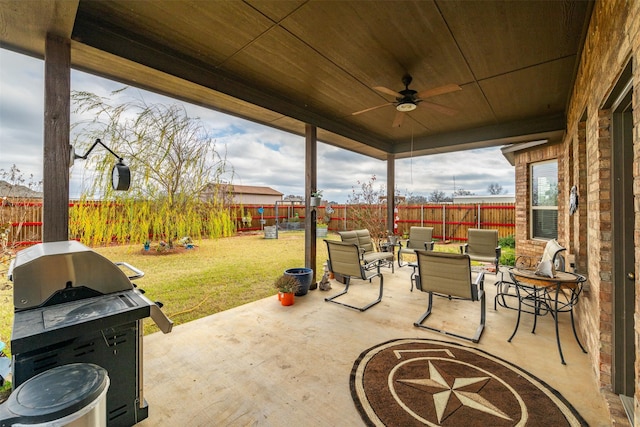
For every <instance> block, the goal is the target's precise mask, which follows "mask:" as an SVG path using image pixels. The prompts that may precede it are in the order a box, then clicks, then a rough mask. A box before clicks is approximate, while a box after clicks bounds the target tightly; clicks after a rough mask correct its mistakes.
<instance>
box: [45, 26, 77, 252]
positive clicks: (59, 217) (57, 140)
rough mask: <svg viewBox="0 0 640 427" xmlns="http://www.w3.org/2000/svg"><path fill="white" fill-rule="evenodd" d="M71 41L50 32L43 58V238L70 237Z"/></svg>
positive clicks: (52, 240)
mask: <svg viewBox="0 0 640 427" xmlns="http://www.w3.org/2000/svg"><path fill="white" fill-rule="evenodd" d="M70 94H71V42H70V40H69V39H67V38H62V37H58V36H53V35H47V39H46V42H45V58H44V156H43V157H44V161H43V171H42V172H43V173H42V176H44V180H43V182H42V198H43V208H42V223H43V224H42V241H43V242H56V241H61V240H68V239H69V162H70V145H69V132H70V130H69V129H70V122H71V113H70V111H71V106H70V103H71V96H70Z"/></svg>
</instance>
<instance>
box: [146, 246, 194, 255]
mask: <svg viewBox="0 0 640 427" xmlns="http://www.w3.org/2000/svg"><path fill="white" fill-rule="evenodd" d="M196 249H198V248H197V247H196V246H194V247H193V248H191V249H187V248H185V247H184V246H175V247H174V248H173V249H162V250H160V251H159V250H158V249H157V248H156V247H153V248H150V249H149V250H148V251H147V250H145V249H144V248H143V249H140V255H149V256H158V255H176V254H183V253H185V252H189V251H195V250H196Z"/></svg>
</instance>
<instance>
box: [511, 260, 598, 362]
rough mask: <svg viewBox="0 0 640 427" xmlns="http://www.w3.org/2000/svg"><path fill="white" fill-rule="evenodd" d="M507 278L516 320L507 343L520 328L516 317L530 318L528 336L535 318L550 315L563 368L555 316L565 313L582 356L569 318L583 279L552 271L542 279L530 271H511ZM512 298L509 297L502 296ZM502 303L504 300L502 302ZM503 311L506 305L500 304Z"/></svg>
mask: <svg viewBox="0 0 640 427" xmlns="http://www.w3.org/2000/svg"><path fill="white" fill-rule="evenodd" d="M509 274H510V276H511V279H512V280H513V284H514V286H513V287H514V288H515V291H516V295H515V297H516V298H517V301H518V308H517V310H518V318H517V320H516V326H515V328H514V330H513V333H512V334H511V336H510V337H509V339H508V340H507V341H508V342H511V340H512V339H513V337H514V336H515V335H516V332H517V331H518V326H519V325H520V316H521V314H522V313H523V312H524V313H530V314H533V315H534V319H533V328H532V330H531V333H535V330H536V323H537V320H538V316H543V315H546V314H547V313H550V314H551V316H552V317H553V319H554V323H555V329H556V342H557V344H558V352H559V353H560V360H561V361H562V364H563V365H566V363H565V360H564V356H563V354H562V346H561V345H560V334H559V331H558V315H559V314H560V313H563V312H569V314H570V316H571V327H572V329H573V336H574V337H575V338H576V342H577V343H578V345H579V346H580V349H581V350H582V352H583V353H586V352H587V351H586V350H585V349H584V347H583V346H582V343H581V342H580V339H579V338H578V334H577V333H576V327H575V322H574V318H573V307H575V305H576V304H577V303H578V299H579V296H580V294H581V293H582V286H583V283H584V282H585V281H586V278H585V277H584V276H581V275H579V274H575V273H566V272H556V273H555V277H544V276H539V275H536V274H535V272H534V271H533V270H523V269H518V268H511V269H510V270H509ZM505 296H512V295H505ZM503 301H504V299H503ZM500 305H501V306H503V307H506V308H513V307H508V306H507V305H506V304H500Z"/></svg>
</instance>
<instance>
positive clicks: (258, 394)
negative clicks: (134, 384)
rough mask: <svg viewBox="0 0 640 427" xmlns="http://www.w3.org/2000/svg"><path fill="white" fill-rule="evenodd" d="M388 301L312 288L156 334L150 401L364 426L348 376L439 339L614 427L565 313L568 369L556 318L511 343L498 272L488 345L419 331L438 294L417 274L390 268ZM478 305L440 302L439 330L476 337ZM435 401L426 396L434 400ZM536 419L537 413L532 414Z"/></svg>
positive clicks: (251, 416)
mask: <svg viewBox="0 0 640 427" xmlns="http://www.w3.org/2000/svg"><path fill="white" fill-rule="evenodd" d="M383 274H384V279H385V282H384V296H383V299H382V302H381V303H379V304H378V305H376V306H374V307H372V308H370V309H369V310H367V311H365V312H363V313H361V312H358V311H356V310H351V309H348V308H345V307H342V306H338V305H336V304H330V303H327V302H325V301H324V298H325V297H327V296H328V295H332V294H335V293H337V292H338V291H339V290H340V289H341V288H342V286H343V285H341V284H339V283H338V282H336V281H332V289H331V290H329V291H326V292H323V291H320V290H314V291H310V292H309V293H308V294H307V295H305V296H301V297H296V302H295V304H294V305H293V306H290V307H283V306H281V305H280V304H279V302H278V300H277V298H276V297H275V296H273V297H270V298H266V299H263V300H260V301H256V302H253V303H250V304H246V305H243V306H241V307H237V308H235V309H232V310H228V311H225V312H222V313H218V314H215V315H212V316H209V317H206V318H202V319H199V320H197V321H194V322H190V323H188V324H184V325H180V326H177V327H176V328H174V330H173V332H172V333H171V334H169V335H162V334H161V333H156V334H152V335H150V336H147V337H145V341H144V346H145V348H144V381H145V384H144V397H145V399H146V400H147V401H148V402H149V418H148V419H146V420H144V421H143V422H141V423H140V424H139V425H141V426H157V425H190V426H212V425H228V426H239V425H264V426H282V425H314V426H323V425H326V426H337V425H343V426H347V425H350V426H351V425H362V424H363V421H362V419H361V417H360V414H359V412H358V410H357V409H356V406H355V405H354V401H353V399H352V397H351V392H350V387H349V377H350V373H351V369H352V367H353V364H354V362H355V361H356V359H357V358H358V356H359V355H360V353H361V352H363V351H365V350H367V349H369V348H371V347H373V346H375V345H378V344H381V343H384V342H386V341H389V340H394V339H398V338H431V339H436V340H444V341H449V342H456V343H460V344H462V345H465V346H472V347H477V348H478V349H481V350H483V351H486V352H488V353H490V354H492V355H494V356H497V357H499V358H502V359H504V360H506V361H508V362H511V363H513V364H516V365H517V366H519V367H521V368H522V369H524V370H526V371H528V372H529V373H531V374H533V375H535V376H536V377H538V378H539V379H541V380H542V381H544V382H545V383H547V384H548V385H549V386H551V387H553V388H554V389H556V390H557V391H558V392H559V393H560V394H561V395H562V396H564V398H566V399H567V400H568V401H569V402H570V403H571V404H572V405H573V406H574V408H575V409H576V410H577V411H578V412H579V413H580V415H581V416H582V417H583V418H584V419H585V420H586V421H587V422H588V424H589V425H591V426H607V425H611V422H610V419H609V413H608V411H607V409H606V405H605V402H604V399H603V397H602V395H601V393H600V390H599V387H598V384H597V381H596V378H595V376H594V373H593V369H592V368H591V363H590V358H589V355H588V354H584V353H582V352H581V351H580V349H579V347H578V345H577V344H576V342H575V339H574V337H573V334H572V332H571V325H570V321H569V316H568V315H567V314H564V315H562V316H561V317H560V332H561V341H562V345H563V347H562V348H563V352H564V354H565V358H566V360H567V365H562V364H561V363H560V358H559V356H558V350H557V347H556V340H555V334H554V329H553V319H552V318H551V317H550V316H546V317H543V318H540V319H539V320H538V326H537V330H536V333H535V334H531V333H530V330H531V326H532V318H533V317H532V316H530V315H527V316H524V317H523V321H522V324H521V327H520V329H519V331H518V333H517V335H516V336H515V338H514V339H513V341H512V342H511V343H508V342H507V338H508V337H509V336H510V335H511V332H512V331H513V327H514V325H515V320H516V314H517V313H516V312H515V311H512V310H507V309H504V308H500V307H498V310H494V309H493V296H494V295H495V289H496V287H495V286H494V285H493V283H494V281H495V278H496V276H495V275H492V274H487V275H485V290H486V291H487V326H486V328H485V331H484V334H483V336H482V338H481V340H480V342H479V343H478V344H472V343H470V342H467V341H463V340H459V339H457V338H453V337H448V336H445V335H441V334H437V333H433V332H430V331H425V330H423V329H419V328H415V327H414V326H413V322H414V321H416V320H417V319H418V317H419V316H420V315H421V314H422V313H423V312H424V311H425V309H426V304H427V294H426V293H423V292H419V291H416V290H414V291H413V292H410V290H409V289H410V282H409V276H410V274H411V268H410V267H403V268H396V272H395V273H394V274H392V273H391V271H390V270H388V271H387V269H383ZM377 287H378V286H377V283H374V284H368V283H365V282H361V281H356V282H354V284H353V286H352V290H350V291H349V295H350V294H353V298H358V299H360V298H363V299H365V300H366V298H369V299H373V298H374V297H375V295H376V294H377ZM478 313H479V308H478V307H477V304H469V303H464V302H461V303H456V302H455V301H454V302H450V301H447V300H445V299H442V298H437V299H436V301H435V302H434V313H433V315H432V316H431V317H430V318H429V322H433V323H434V324H436V325H438V324H446V325H447V327H449V328H452V329H456V328H458V329H460V330H461V331H466V332H468V331H469V330H473V329H474V328H475V326H474V322H477V320H478ZM427 398H430V396H427V395H425V399H427ZM529 410H530V411H536V408H535V407H530V408H529Z"/></svg>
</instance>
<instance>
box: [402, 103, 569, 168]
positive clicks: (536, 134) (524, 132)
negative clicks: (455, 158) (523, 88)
mask: <svg viewBox="0 0 640 427" xmlns="http://www.w3.org/2000/svg"><path fill="white" fill-rule="evenodd" d="M565 128H566V118H565V117H564V114H554V115H551V116H542V117H534V118H530V119H526V120H519V121H514V122H508V123H500V124H496V125H491V126H482V127H478V128H473V129H465V130H460V131H455V132H449V133H444V134H439V135H432V136H427V137H422V138H416V139H414V141H413V147H412V141H411V140H407V141H403V142H401V143H398V144H396V145H395V147H394V154H396V157H397V158H404V157H409V155H411V154H410V153H413V155H414V156H419V155H425V154H434V153H435V152H441V153H444V152H451V151H459V150H462V149H464V150H469V149H473V148H484V147H492V146H494V147H495V146H498V145H506V144H511V143H515V142H527V141H531V140H533V139H543V137H545V136H547V135H548V134H551V133H552V134H557V133H558V132H560V133H562V131H563V130H564V129H565ZM462 147H465V148H462Z"/></svg>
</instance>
